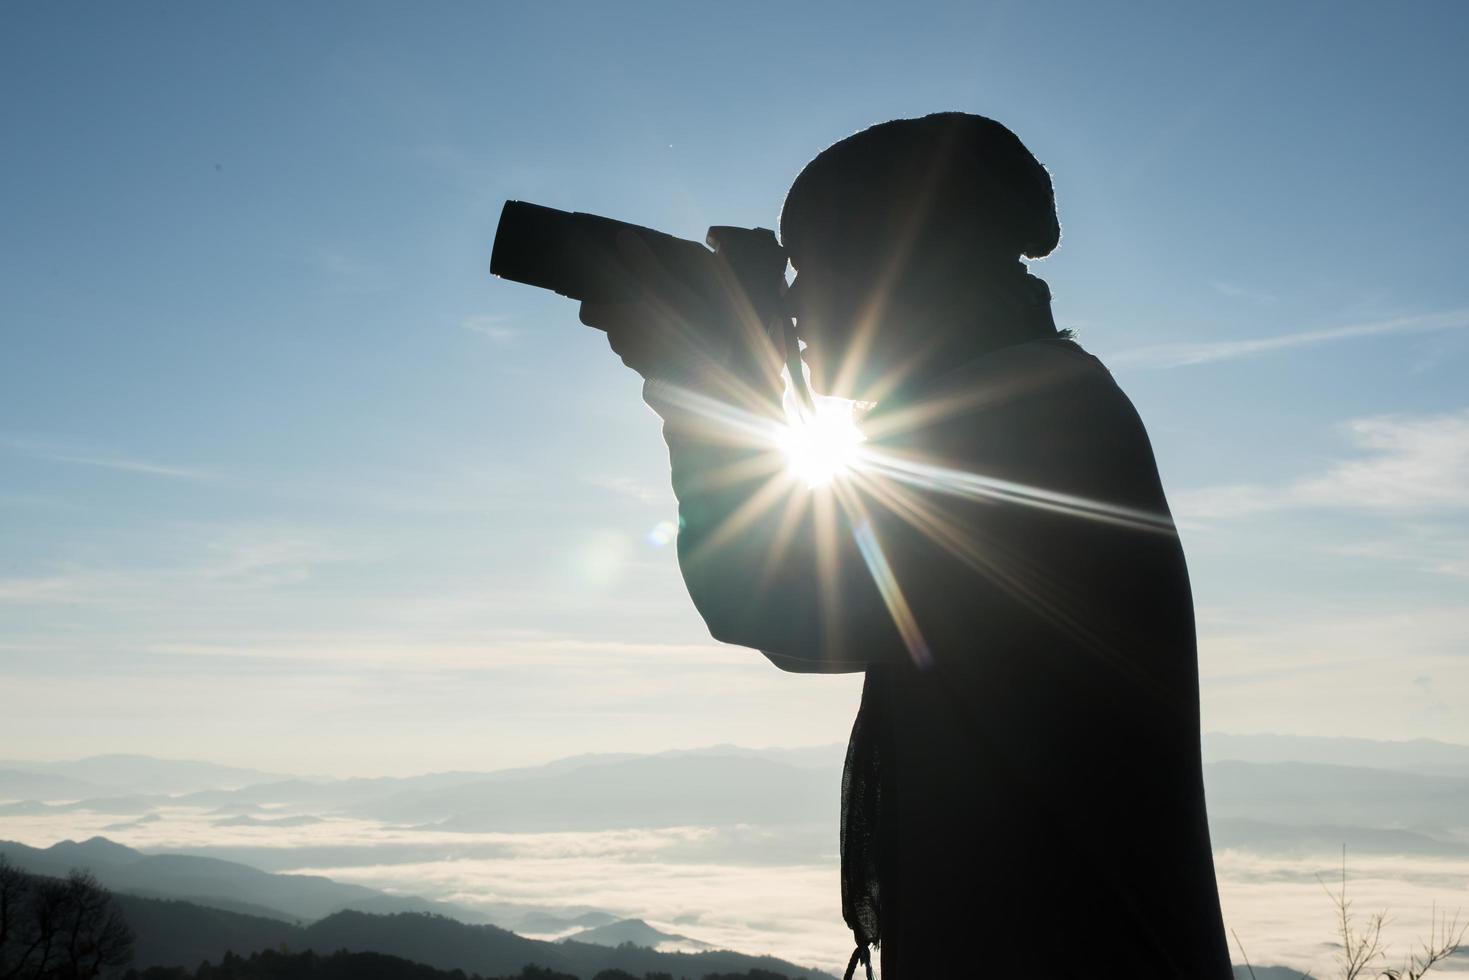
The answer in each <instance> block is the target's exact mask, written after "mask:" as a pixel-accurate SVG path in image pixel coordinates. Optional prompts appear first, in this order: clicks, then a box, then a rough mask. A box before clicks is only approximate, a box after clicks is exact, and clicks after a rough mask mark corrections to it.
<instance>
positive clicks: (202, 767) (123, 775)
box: [0, 755, 281, 799]
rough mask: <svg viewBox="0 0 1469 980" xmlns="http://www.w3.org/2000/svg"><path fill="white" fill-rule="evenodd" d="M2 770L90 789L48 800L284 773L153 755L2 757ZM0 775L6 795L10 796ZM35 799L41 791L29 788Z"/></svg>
mask: <svg viewBox="0 0 1469 980" xmlns="http://www.w3.org/2000/svg"><path fill="white" fill-rule="evenodd" d="M0 770H16V771H18V772H22V773H32V774H38V775H45V776H49V777H53V778H60V779H63V780H67V781H73V782H76V783H78V784H81V785H84V786H87V787H89V788H87V789H85V790H83V791H81V792H72V793H64V794H60V795H50V796H46V797H44V798H45V799H79V798H81V797H83V796H99V795H103V794H105V793H106V792H107V791H108V790H112V791H117V790H123V791H125V792H128V793H187V792H192V791H196V790H202V789H231V788H235V787H239V786H248V785H250V784H252V783H263V782H268V781H270V780H274V779H280V778H281V777H280V776H278V775H275V774H272V773H268V772H262V771H261V770H259V769H242V768H239V767H237V766H221V765H218V764H217V763H213V762H197V761H194V760H189V759H159V758H155V757H153V756H150V755H94V756H88V757H87V758H85V759H74V760H70V761H65V762H27V761H19V760H4V761H0ZM10 795H11V794H10V793H9V792H7V790H6V789H5V781H4V776H3V775H0V798H4V797H7V796H10ZM25 796H26V797H28V798H32V799H34V798H35V797H36V794H32V793H27V794H25Z"/></svg>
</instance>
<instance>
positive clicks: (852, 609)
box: [645, 381, 904, 673]
mask: <svg viewBox="0 0 1469 980" xmlns="http://www.w3.org/2000/svg"><path fill="white" fill-rule="evenodd" d="M645 397H646V398H647V400H648V402H649V404H650V405H652V406H653V407H654V409H655V410H656V411H658V413H659V414H660V415H662V416H663V418H664V427H663V432H664V439H665V441H666V442H667V443H668V452H669V462H670V466H671V469H672V477H673V489H674V493H675V494H676V495H677V497H678V501H679V534H678V556H679V566H680V569H681V570H682V572H683V578H684V583H685V584H686V585H687V587H688V590H689V596H690V598H691V599H692V600H693V602H694V606H695V608H696V609H698V611H699V614H700V615H701V616H702V617H703V618H704V622H705V624H706V625H707V626H708V627H709V632H710V634H711V635H712V636H714V638H715V639H717V640H720V641H722V642H725V643H733V644H738V645H740V646H748V647H752V648H754V649H757V650H760V651H761V652H762V653H764V654H765V656H766V657H767V658H768V659H769V660H770V661H771V662H772V663H774V664H775V665H776V666H777V667H780V668H781V669H782V670H788V671H795V672H802V673H841V672H850V671H858V670H863V669H865V667H866V665H867V664H868V663H872V662H877V661H883V660H888V659H891V658H893V657H894V656H901V655H902V651H903V649H904V646H903V642H902V639H901V638H900V636H899V634H898V632H897V629H896V627H895V626H894V625H893V620H892V616H891V615H890V613H889V612H888V608H887V606H886V605H885V603H884V599H883V596H882V595H881V593H880V592H879V591H878V589H877V587H876V585H875V583H874V581H873V577H872V573H871V572H870V571H869V568H868V566H867V564H866V562H865V561H864V558H863V556H862V554H861V552H860V550H859V549H858V547H857V544H856V542H855V540H854V537H853V530H852V525H851V519H850V517H849V515H848V514H846V513H845V512H844V510H843V508H842V507H841V506H840V505H839V504H838V502H837V495H836V494H835V493H834V492H833V491H832V490H830V489H817V490H812V489H810V488H808V487H806V486H805V485H804V484H803V483H801V482H800V481H799V480H796V479H793V478H792V477H791V476H790V475H788V473H787V472H786V461H785V459H784V456H783V454H782V453H781V451H780V449H779V448H778V446H777V445H776V444H775V443H774V442H773V441H767V440H761V439H760V438H758V436H754V435H752V434H751V433H749V432H745V431H737V430H736V429H735V428H733V427H730V428H726V427H722V425H721V421H720V419H719V418H718V417H717V416H713V417H708V416H706V415H704V414H701V413H699V412H697V411H695V410H693V409H691V408H689V407H688V406H687V403H686V400H683V399H679V398H677V397H670V396H669V389H668V388H667V386H666V385H665V384H664V383H662V382H658V381H651V382H649V383H648V385H647V386H646V388H645Z"/></svg>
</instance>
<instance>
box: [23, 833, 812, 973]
mask: <svg viewBox="0 0 1469 980" xmlns="http://www.w3.org/2000/svg"><path fill="white" fill-rule="evenodd" d="M0 855H3V856H4V857H6V858H7V859H8V860H9V861H10V862H11V863H12V864H13V865H14V866H16V867H17V868H19V869H20V870H22V871H26V872H28V873H31V874H38V875H45V876H48V877H64V876H65V875H66V874H67V872H69V871H70V870H71V869H72V868H85V869H88V870H90V871H92V873H93V874H95V875H96V877H97V878H98V880H99V881H101V883H102V884H103V885H105V886H106V887H108V888H110V889H112V890H113V892H114V893H115V897H116V899H117V901H118V903H119V905H120V906H121V907H122V909H123V912H124V914H125V915H126V916H127V917H128V921H129V923H130V924H131V925H132V926H133V928H134V929H135V930H136V931H137V932H138V936H139V939H138V944H137V947H136V950H135V964H134V965H135V966H137V967H139V968H143V967H147V966H182V965H188V966H192V965H194V964H196V963H198V962H199V961H200V960H203V959H212V960H217V959H218V957H219V956H221V955H222V954H223V953H224V952H225V951H227V950H228V951H233V952H235V953H239V954H246V953H249V952H252V951H255V950H259V949H268V948H275V947H279V946H280V945H281V944H283V943H284V944H286V945H288V946H289V947H290V948H292V949H314V950H317V951H318V952H322V953H328V952H332V951H334V950H338V949H347V950H354V951H363V952H376V953H387V954H391V955H394V956H401V957H403V958H404V959H408V960H412V961H414V962H418V963H425V964H428V965H430V966H434V967H438V968H440V969H445V970H453V969H462V970H466V971H469V972H473V973H481V974H486V975H497V974H510V973H515V972H517V971H519V969H520V968H521V967H522V966H524V965H525V964H527V963H537V964H540V965H543V966H550V967H553V968H554V969H557V970H561V971H563V972H566V973H570V974H573V975H576V976H580V977H590V976H592V975H593V974H595V973H597V972H599V971H601V970H604V969H611V968H617V969H623V970H627V971H628V972H631V973H635V974H638V975H641V974H642V973H645V972H655V971H658V970H663V971H669V972H675V973H677V972H678V971H679V970H685V971H687V972H689V973H691V974H694V975H698V976H703V975H704V974H706V973H713V972H744V971H748V970H751V969H757V968H758V969H767V970H776V971H778V972H782V973H786V974H788V975H790V976H797V975H803V976H807V977H811V978H813V980H817V978H820V980H832V978H831V977H830V975H829V974H826V973H822V972H820V971H817V970H812V969H808V968H798V967H796V966H794V965H793V964H790V963H787V962H785V961H782V960H778V959H775V958H774V957H769V956H753V955H748V954H744V953H735V952H731V951H728V950H713V949H706V950H704V951H700V952H691V953H676V952H659V951H657V950H655V949H653V948H651V945H658V944H663V943H667V942H670V941H681V942H682V943H685V944H689V945H698V946H706V945H707V944H702V943H697V941H695V940H690V939H688V937H684V936H676V935H674V934H671V933H664V932H661V931H660V930H657V929H654V928H653V927H651V926H649V925H648V924H647V923H645V922H641V921H640V920H626V921H623V922H615V921H614V922H610V923H604V922H602V921H601V919H602V917H601V916H596V917H591V918H589V919H588V921H593V922H596V923H597V924H596V925H593V926H592V927H591V935H589V937H588V940H589V941H578V939H576V938H572V939H568V940H562V941H560V942H547V941H544V940H537V939H530V938H527V937H524V936H520V935H518V934H516V933H514V932H511V931H509V930H506V929H502V928H500V927H499V926H495V925H490V924H488V923H469V922H464V921H460V920H459V919H457V918H453V917H450V916H447V915H443V914H439V912H438V911H437V910H438V909H453V910H455V911H457V909H454V907H453V906H449V905H447V904H443V903H432V902H428V901H426V900H424V899H408V900H406V901H407V902H409V903H416V904H417V905H418V906H420V908H422V909H423V910H421V911H418V910H416V911H401V910H399V909H395V908H392V906H393V905H394V903H402V902H404V901H405V900H403V899H399V898H398V897H397V896H390V895H386V894H384V893H382V892H376V891H374V890H372V889H369V888H363V887H360V886H357V885H347V884H341V883H338V882H334V881H331V880H330V879H327V878H320V877H315V876H307V875H272V874H268V873H266V872H263V871H258V870H256V869H254V868H249V867H246V866H244V865H239V864H233V863H231V862H227V861H219V860H216V859H214V858H199V857H189V856H186V855H169V854H160V855H146V854H143V853H141V852H139V851H135V850H133V849H132V848H130V847H126V846H124V845H122V844H118V843H116V842H114V841H110V840H107V839H106V838H102V837H96V838H92V839H90V840H86V841H81V842H76V841H62V842H61V843H59V844H56V845H53V846H52V847H49V848H45V849H39V848H31V847H26V846H25V845H20V844H15V843H13V842H0ZM196 892H197V893H198V897H190V896H193V895H194V894H195V893H196ZM354 901H364V902H365V903H367V904H369V905H370V906H376V907H378V908H379V909H381V912H380V913H379V914H373V913H369V912H363V911H358V910H355V909H342V908H340V905H341V904H343V903H344V902H348V903H349V902H354ZM253 902H261V904H260V905H258V906H257V905H253V904H252V903H253ZM466 911H467V910H466ZM303 912H304V913H307V914H300V913H303ZM292 915H297V916H299V919H301V920H311V919H314V920H315V921H310V922H309V924H308V923H307V922H302V921H291V916H292ZM614 939H615V940H616V942H611V940H614ZM640 941H641V942H642V943H644V944H651V945H633V944H634V943H639V942H640Z"/></svg>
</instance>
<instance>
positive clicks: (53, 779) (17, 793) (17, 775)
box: [0, 763, 107, 800]
mask: <svg viewBox="0 0 1469 980" xmlns="http://www.w3.org/2000/svg"><path fill="white" fill-rule="evenodd" d="M11 765H23V763H0V766H4V767H5V768H0V800H79V799H81V798H82V797H85V796H103V795H105V794H106V793H107V787H105V786H101V785H99V784H97V783H88V782H84V781H83V780H80V779H73V778H71V777H70V776H61V775H56V774H54V773H46V772H34V771H31V770H26V769H12V768H9V767H10V766H11Z"/></svg>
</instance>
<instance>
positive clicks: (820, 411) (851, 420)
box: [776, 395, 867, 489]
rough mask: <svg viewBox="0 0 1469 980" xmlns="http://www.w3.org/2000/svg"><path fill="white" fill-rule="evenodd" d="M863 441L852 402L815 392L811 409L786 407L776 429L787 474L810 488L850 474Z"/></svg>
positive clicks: (864, 439)
mask: <svg viewBox="0 0 1469 980" xmlns="http://www.w3.org/2000/svg"><path fill="white" fill-rule="evenodd" d="M866 441H867V436H866V435H865V434H863V432H862V430H861V428H859V427H858V425H857V406H856V404H855V403H853V402H851V401H848V400H847V399H845V398H827V397H822V396H819V395H818V396H816V398H815V405H814V406H813V408H811V409H799V410H798V409H788V410H787V412H786V424H785V425H784V426H783V427H781V428H780V429H779V430H778V431H777V432H776V444H777V445H778V446H779V447H780V450H781V452H782V453H784V454H785V458H786V465H787V466H788V468H789V469H790V472H791V474H792V475H793V476H795V477H796V478H797V479H798V480H800V481H801V482H803V483H804V484H805V485H806V486H808V487H811V488H812V489H815V488H817V487H823V486H826V485H827V484H829V483H831V482H832V481H833V480H835V479H837V478H838V477H841V476H845V475H846V474H848V473H850V472H851V471H852V469H853V468H854V467H855V466H857V464H858V461H859V460H860V458H861V455H862V443H864V442H866Z"/></svg>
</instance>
